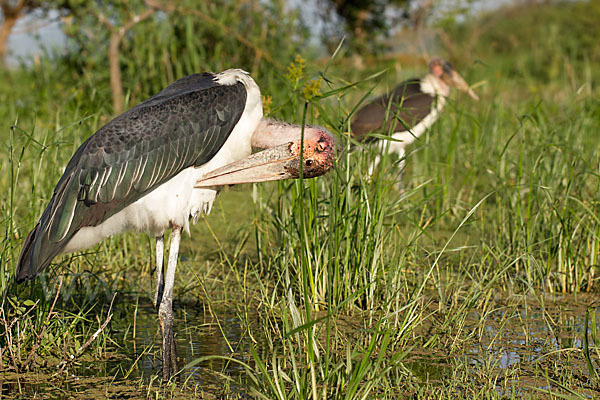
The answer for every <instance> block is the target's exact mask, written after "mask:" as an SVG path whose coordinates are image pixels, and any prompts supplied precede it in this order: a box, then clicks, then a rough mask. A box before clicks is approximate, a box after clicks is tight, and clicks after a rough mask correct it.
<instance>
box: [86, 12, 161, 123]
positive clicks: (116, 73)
mask: <svg viewBox="0 0 600 400" xmlns="http://www.w3.org/2000/svg"><path fill="white" fill-rule="evenodd" d="M154 12H155V9H154V8H148V9H147V10H146V11H144V12H143V13H141V14H137V15H135V16H133V17H132V18H131V19H130V20H129V21H127V22H125V23H124V24H123V25H122V26H121V27H119V28H118V29H116V28H115V26H114V25H113V24H111V22H110V21H109V20H108V18H106V16H105V15H104V14H102V13H101V12H98V13H96V17H97V18H98V21H100V22H101V23H102V24H104V26H106V29H108V31H109V32H110V38H109V43H108V64H109V72H110V90H111V92H112V102H113V113H114V114H121V113H122V112H123V110H124V105H123V78H122V75H121V65H120V63H119V58H120V55H121V40H123V37H125V34H126V33H127V32H128V31H129V30H130V29H131V28H133V27H134V26H135V25H136V24H138V23H140V22H142V21H143V20H145V19H146V18H148V17H150V16H151V15H152V14H154Z"/></svg>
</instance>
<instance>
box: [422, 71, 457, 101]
mask: <svg viewBox="0 0 600 400" xmlns="http://www.w3.org/2000/svg"><path fill="white" fill-rule="evenodd" d="M421 92H423V93H427V94H430V95H432V96H441V97H448V96H449V95H450V86H448V85H447V84H446V82H444V81H443V80H441V79H440V78H438V77H437V76H435V75H433V74H427V75H425V77H424V78H423V79H421Z"/></svg>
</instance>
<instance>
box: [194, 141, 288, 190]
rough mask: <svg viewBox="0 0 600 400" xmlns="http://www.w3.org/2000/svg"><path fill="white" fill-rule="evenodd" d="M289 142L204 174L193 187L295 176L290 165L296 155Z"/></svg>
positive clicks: (275, 179) (274, 179) (273, 179)
mask: <svg viewBox="0 0 600 400" xmlns="http://www.w3.org/2000/svg"><path fill="white" fill-rule="evenodd" d="M291 147H292V146H291V143H285V144H282V145H279V146H276V147H272V148H270V149H267V150H263V151H261V152H259V153H254V154H252V155H250V156H249V157H246V158H244V159H242V160H239V161H236V162H233V163H231V164H228V165H225V166H224V167H221V168H218V169H216V170H214V171H211V172H209V173H208V174H206V175H205V176H204V177H203V178H202V179H200V180H198V181H197V182H196V185H195V186H194V187H196V188H204V187H209V186H222V185H235V184H240V183H252V182H267V181H278V180H281V179H291V178H295V176H294V173H293V172H294V171H293V168H291V165H290V164H292V163H293V161H294V159H295V158H296V155H295V154H294V153H293V152H292V151H291Z"/></svg>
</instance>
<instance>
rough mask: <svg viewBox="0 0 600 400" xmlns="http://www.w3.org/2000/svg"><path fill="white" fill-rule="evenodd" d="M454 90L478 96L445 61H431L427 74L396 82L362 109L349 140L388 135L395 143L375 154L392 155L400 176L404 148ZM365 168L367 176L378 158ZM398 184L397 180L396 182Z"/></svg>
mask: <svg viewBox="0 0 600 400" xmlns="http://www.w3.org/2000/svg"><path fill="white" fill-rule="evenodd" d="M451 87H455V88H457V89H459V90H462V91H464V92H467V93H468V94H469V95H470V96H471V97H472V98H473V99H475V100H479V97H477V95H476V94H475V92H473V90H472V89H471V88H470V87H469V85H468V84H467V82H465V80H464V79H463V78H462V77H461V76H460V75H459V74H458V73H457V72H456V71H455V70H454V68H452V65H450V63H449V62H448V61H445V60H442V59H440V58H434V59H432V60H431V62H430V63H429V74H427V75H425V76H424V77H423V78H420V79H419V78H414V79H409V80H406V81H404V82H402V83H400V84H399V85H398V86H396V88H395V89H394V90H393V91H392V92H390V93H387V94H385V95H383V96H381V97H378V98H377V99H375V100H373V101H372V102H370V103H369V104H367V105H366V106H364V107H362V108H361V109H360V110H358V112H357V113H356V115H355V116H354V118H353V119H352V123H351V128H352V137H354V138H355V139H357V140H359V141H368V140H369V139H372V136H369V134H370V133H379V134H384V135H391V136H392V137H393V138H394V139H395V140H393V141H392V140H389V141H387V143H386V142H383V141H380V142H379V154H380V153H381V152H382V151H385V148H386V144H387V146H388V151H389V152H391V153H396V154H397V155H398V158H399V160H400V161H399V169H400V173H401V172H402V169H403V168H404V164H405V160H404V154H405V150H404V149H405V148H406V146H408V145H409V144H411V143H413V142H414V141H415V140H416V139H418V138H419V136H421V135H422V134H423V133H424V132H425V131H426V130H427V129H428V128H429V127H430V126H431V125H433V123H434V122H435V121H436V120H437V119H438V117H439V115H440V112H441V111H442V110H443V108H444V105H445V104H446V98H447V97H448V96H449V95H450V88H451ZM379 154H377V156H376V158H375V161H374V162H373V163H372V164H371V165H370V166H369V175H372V174H373V173H374V172H375V169H376V168H377V166H378V165H379V162H380V160H381V156H380V155H379ZM398 184H400V179H398Z"/></svg>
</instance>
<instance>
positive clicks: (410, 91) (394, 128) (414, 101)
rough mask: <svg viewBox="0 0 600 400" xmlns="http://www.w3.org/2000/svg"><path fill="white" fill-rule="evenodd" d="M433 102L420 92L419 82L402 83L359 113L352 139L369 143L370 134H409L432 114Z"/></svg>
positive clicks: (355, 119)
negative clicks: (403, 132)
mask: <svg viewBox="0 0 600 400" xmlns="http://www.w3.org/2000/svg"><path fill="white" fill-rule="evenodd" d="M434 101H435V97H434V96H432V95H430V94H427V93H423V92H421V81H420V80H419V79H409V80H407V81H404V82H402V83H400V84H399V85H398V86H396V88H395V89H394V91H393V92H391V93H388V94H386V95H384V96H381V97H378V98H377V99H375V100H373V101H372V102H371V103H369V104H367V105H366V106H364V107H363V108H361V109H360V110H358V112H357V113H356V115H355V117H354V118H353V120H352V135H353V137H355V138H356V139H358V140H368V139H369V136H368V134H369V133H373V132H376V133H382V134H385V135H387V134H391V133H394V132H400V131H405V130H408V129H410V128H412V127H413V126H415V125H416V124H418V123H419V122H420V121H421V120H422V119H423V118H425V116H426V115H427V114H429V112H431V107H432V105H433V103H434ZM388 108H389V111H388Z"/></svg>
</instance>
